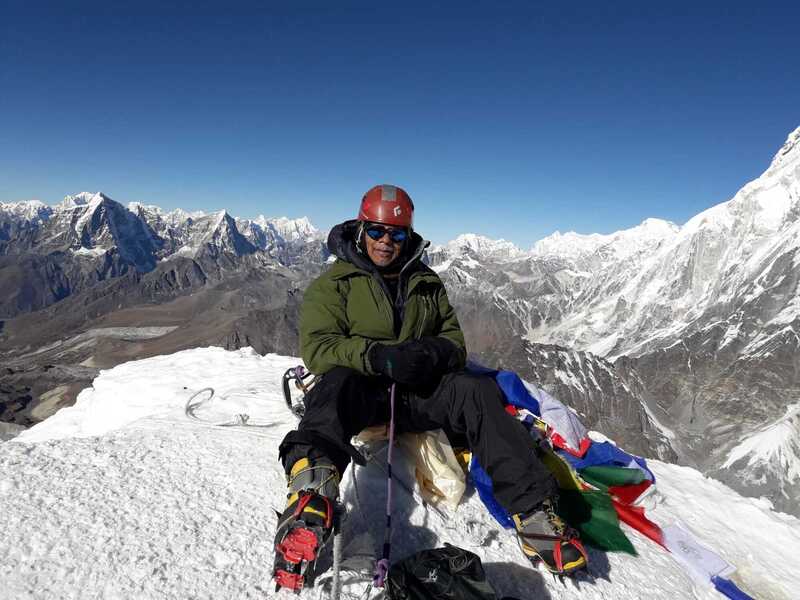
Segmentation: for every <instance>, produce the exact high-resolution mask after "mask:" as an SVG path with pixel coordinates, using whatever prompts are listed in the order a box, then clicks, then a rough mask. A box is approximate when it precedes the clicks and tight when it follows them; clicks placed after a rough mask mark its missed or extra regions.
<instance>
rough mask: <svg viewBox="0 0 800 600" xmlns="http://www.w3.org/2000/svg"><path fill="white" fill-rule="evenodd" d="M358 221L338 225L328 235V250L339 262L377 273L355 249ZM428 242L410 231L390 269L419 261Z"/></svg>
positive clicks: (364, 256) (353, 220) (373, 265)
mask: <svg viewBox="0 0 800 600" xmlns="http://www.w3.org/2000/svg"><path fill="white" fill-rule="evenodd" d="M358 225H359V221H358V220H357V219H352V220H350V221H345V222H344V223H339V224H338V225H336V226H335V227H334V228H333V229H331V231H330V233H329V234H328V250H329V251H330V253H331V254H333V255H334V256H335V257H336V258H338V259H339V260H344V261H347V262H349V263H351V264H352V265H355V266H356V267H358V268H359V269H363V270H365V271H378V270H379V269H378V268H377V267H376V266H375V264H373V262H372V261H371V260H370V259H369V257H368V256H367V255H366V254H364V253H362V252H359V251H358V249H357V248H356V235H357V233H358ZM429 244H430V242H427V241H425V240H424V239H422V236H421V235H419V234H418V233H417V232H415V231H412V232H411V236H410V237H409V240H408V243H407V244H406V247H405V249H404V250H403V252H402V253H401V254H400V256H399V257H398V259H397V263H396V264H392V265H391V268H392V269H395V268H398V269H399V268H402V267H403V265H405V264H406V263H407V262H408V261H409V260H417V261H418V260H419V258H420V257H421V256H422V250H424V249H425V248H427V247H428V245H429Z"/></svg>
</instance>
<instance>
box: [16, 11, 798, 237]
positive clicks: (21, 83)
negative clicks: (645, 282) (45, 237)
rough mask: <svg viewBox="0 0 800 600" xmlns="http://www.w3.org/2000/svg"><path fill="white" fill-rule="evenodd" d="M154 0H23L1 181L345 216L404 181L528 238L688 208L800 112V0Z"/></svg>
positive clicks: (31, 191)
mask: <svg viewBox="0 0 800 600" xmlns="http://www.w3.org/2000/svg"><path fill="white" fill-rule="evenodd" d="M131 4H132V3H115V2H102V3H97V4H94V3H87V2H59V3H53V4H47V3H43V2H18V1H17V0H4V2H3V3H1V4H0V200H4V201H13V200H22V199H29V198H39V199H41V200H44V201H45V202H48V203H55V202H57V201H59V200H60V199H61V198H62V197H63V196H64V195H65V194H68V193H75V192H78V191H81V190H91V191H95V190H103V191H104V192H106V193H107V194H109V195H110V196H112V197H113V198H115V199H117V200H119V201H122V202H128V201H131V200H138V201H143V202H149V203H155V204H159V205H161V206H163V207H164V208H175V207H182V208H186V209H190V210H191V209H194V210H197V209H201V210H214V209H219V208H227V209H228V210H229V211H230V212H231V213H232V214H234V215H237V216H255V215H257V214H259V213H264V214H266V215H268V216H270V215H271V216H277V215H288V216H301V215H308V216H309V217H311V219H312V220H313V221H314V222H315V223H316V224H317V225H318V226H320V227H329V226H330V225H332V224H333V223H335V222H338V221H341V220H344V219H345V218H350V217H352V216H354V215H355V213H356V208H357V204H358V201H359V199H360V197H361V195H362V194H363V193H364V191H366V189H367V188H368V187H370V186H371V185H373V184H375V183H380V182H385V183H396V184H398V185H401V186H403V187H405V188H406V189H407V190H408V191H409V192H410V193H411V195H412V197H413V198H414V199H415V201H416V204H417V209H418V211H417V222H416V224H417V229H418V230H420V231H421V232H422V233H423V234H424V235H426V237H428V238H431V239H433V240H434V241H437V242H442V241H446V240H447V239H450V238H452V237H454V236H455V235H457V234H458V233H462V232H468V231H469V232H476V233H481V234H484V235H488V236H491V237H495V238H498V237H504V238H506V239H510V240H512V241H514V242H516V243H518V244H520V245H522V246H529V245H530V244H531V243H532V242H533V241H535V240H537V239H539V238H541V237H543V236H545V235H548V234H550V233H552V232H553V231H555V230H557V229H558V230H561V231H566V230H575V231H579V232H581V233H591V232H603V233H605V232H610V231H614V230H617V229H621V228H626V227H630V226H633V225H636V224H637V223H639V222H641V221H642V220H643V219H645V218H647V217H660V218H664V219H669V220H672V221H675V222H677V223H683V222H685V221H686V220H687V219H688V218H689V217H691V216H692V215H694V214H696V213H697V212H699V211H701V210H703V209H705V208H707V207H709V206H711V205H713V204H716V203H718V202H720V201H724V200H727V199H728V198H730V197H731V196H732V195H733V194H734V193H735V192H736V190H737V189H739V187H741V185H742V184H744V183H745V182H746V181H748V180H750V179H752V178H754V177H756V176H758V175H759V174H760V173H761V172H762V171H763V169H764V168H765V167H766V166H767V164H768V163H769V160H770V158H771V157H772V155H773V154H774V152H776V151H777V149H778V148H779V147H780V145H781V144H782V143H783V141H784V139H785V137H786V135H787V134H788V133H789V132H790V131H791V130H792V129H794V128H795V127H797V126H798V125H800V77H798V70H799V69H800V44H798V35H800V34H798V29H797V27H798V25H797V24H798V22H800V2H796V1H795V2H781V3H776V2H769V1H762V2H748V3H746V4H742V5H739V3H736V2H697V1H693V2H690V3H685V4H684V3H678V2H663V3H650V2H642V1H641V0H639V1H636V2H548V3H538V2H479V3H472V2H463V1H461V2H439V3H425V4H420V5H415V4H413V3H408V2H403V3H392V5H391V6H389V3H382V2H363V3H351V2H345V1H336V2H315V3H310V2H299V1H298V2H274V3H273V2H259V3H252V4H250V5H248V4H242V3H228V2H226V3H221V2H220V3H218V4H217V5H216V6H215V5H212V4H204V3H202V2H185V3H175V2H168V1H167V2H158V3H155V4H152V5H148V4H147V3H144V2H142V3H137V6H135V7H132V6H130V5H131ZM655 4H658V6H655ZM650 5H654V6H650Z"/></svg>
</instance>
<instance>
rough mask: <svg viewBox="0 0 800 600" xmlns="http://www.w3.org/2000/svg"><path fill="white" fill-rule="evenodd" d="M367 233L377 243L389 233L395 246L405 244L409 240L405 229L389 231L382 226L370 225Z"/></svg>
mask: <svg viewBox="0 0 800 600" xmlns="http://www.w3.org/2000/svg"><path fill="white" fill-rule="evenodd" d="M365 231H366V232H367V235H368V236H369V237H371V238H372V239H373V240H375V241H377V240H379V239H381V238H382V237H383V236H384V235H386V234H387V233H388V234H389V237H390V238H391V239H392V241H393V242H394V243H395V244H399V243H400V242H404V241H406V238H408V232H407V231H406V230H405V229H389V228H388V227H382V226H381V225H368V226H367V228H366V229H365Z"/></svg>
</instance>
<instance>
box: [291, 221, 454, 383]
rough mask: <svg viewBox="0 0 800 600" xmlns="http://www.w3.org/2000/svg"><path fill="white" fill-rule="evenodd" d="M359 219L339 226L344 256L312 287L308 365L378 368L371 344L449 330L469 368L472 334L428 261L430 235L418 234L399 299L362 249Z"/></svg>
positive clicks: (335, 242) (318, 369)
mask: <svg viewBox="0 0 800 600" xmlns="http://www.w3.org/2000/svg"><path fill="white" fill-rule="evenodd" d="M357 226H358V224H357V222H356V221H347V222H345V223H342V224H340V225H337V226H336V227H334V228H333V229H332V230H331V233H330V235H329V237H328V248H329V249H330V251H331V253H332V254H334V255H335V256H336V257H337V260H336V262H335V263H333V265H332V266H331V267H330V268H329V269H328V270H327V271H326V272H325V273H323V274H322V275H320V276H319V277H318V278H317V279H316V280H314V282H313V283H311V285H310V286H309V287H308V289H307V290H306V292H305V296H304V298H303V304H302V306H301V309H300V353H301V355H302V357H303V361H304V362H305V365H306V367H307V368H308V369H309V370H310V371H311V372H312V373H316V374H318V375H321V374H323V373H325V372H326V371H329V370H330V369H332V368H333V367H336V366H342V367H349V368H351V369H356V370H358V371H360V372H362V373H364V374H367V375H372V374H374V373H373V372H372V369H371V367H370V365H369V361H368V360H367V352H368V350H369V347H370V346H371V345H372V344H373V343H374V342H381V343H384V344H394V343H399V342H404V341H407V340H412V339H418V338H421V337H424V336H441V337H444V338H446V339H448V340H450V341H451V342H452V343H453V344H455V346H456V353H455V360H452V361H451V363H450V366H451V368H452V370H457V369H461V368H463V366H464V363H465V361H466V349H465V345H464V334H463V333H462V332H461V327H460V326H459V324H458V318H457V317H456V313H455V310H453V307H452V306H451V305H450V302H449V301H448V299H447V293H446V292H445V289H444V284H442V281H441V279H439V276H438V275H437V274H436V273H435V272H434V271H433V270H431V269H430V268H429V267H427V266H426V265H424V264H422V263H421V262H420V258H421V256H422V252H423V251H424V249H425V248H426V247H427V245H428V242H425V241H424V240H423V239H422V238H421V237H420V236H419V235H417V234H416V233H414V234H412V237H411V238H410V244H409V248H410V251H409V253H408V254H407V255H406V258H405V261H406V262H405V265H404V266H403V269H402V271H401V274H400V282H399V285H398V297H397V298H395V299H394V302H395V303H396V304H395V306H394V307H393V302H392V300H390V298H389V290H388V288H387V287H386V285H385V284H383V282H382V279H381V276H380V274H379V273H378V270H377V268H376V267H375V266H374V265H373V264H372V262H371V261H370V260H369V259H368V258H366V257H365V256H364V255H363V254H361V253H360V252H358V251H357V250H356V246H355V242H354V237H355V235H356V229H357ZM398 260H403V257H401V258H400V259H398Z"/></svg>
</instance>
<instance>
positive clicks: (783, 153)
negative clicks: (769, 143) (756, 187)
mask: <svg viewBox="0 0 800 600" xmlns="http://www.w3.org/2000/svg"><path fill="white" fill-rule="evenodd" d="M798 160H800V127H798V128H797V129H795V130H794V131H793V132H792V133H790V134H789V135H788V137H787V138H786V142H785V143H784V144H783V146H781V149H780V150H778V152H777V153H776V154H775V156H774V158H773V159H772V163H771V164H770V169H773V168H778V167H781V166H783V165H784V164H785V163H786V162H790V161H798Z"/></svg>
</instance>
